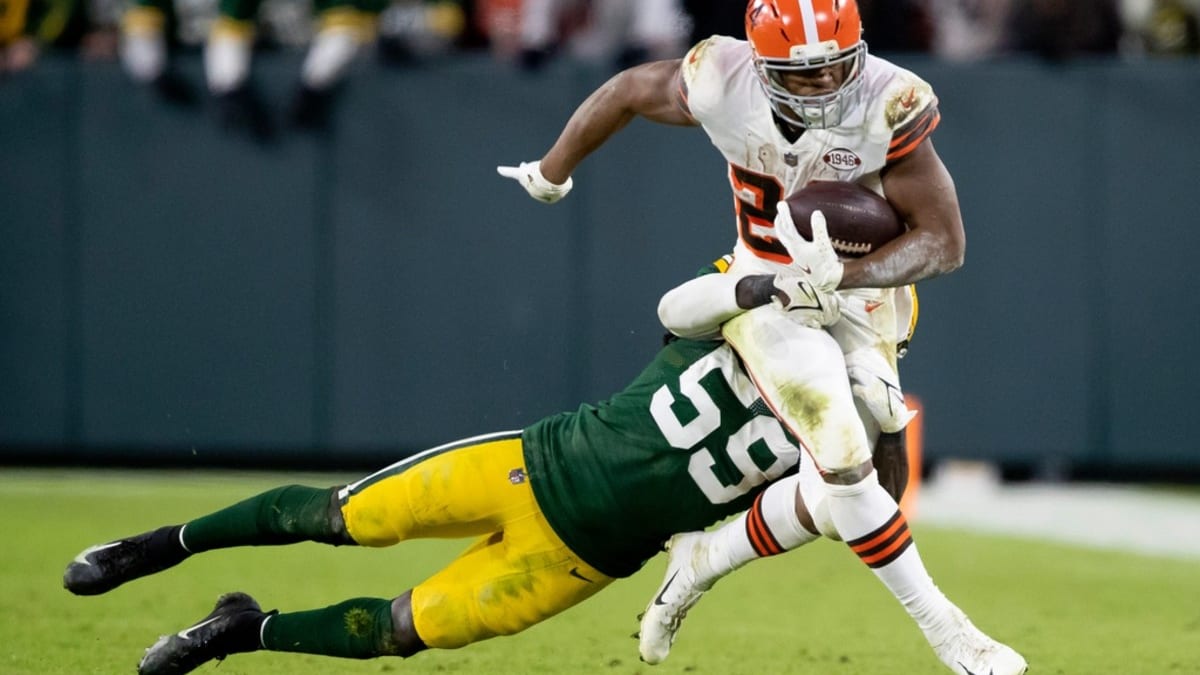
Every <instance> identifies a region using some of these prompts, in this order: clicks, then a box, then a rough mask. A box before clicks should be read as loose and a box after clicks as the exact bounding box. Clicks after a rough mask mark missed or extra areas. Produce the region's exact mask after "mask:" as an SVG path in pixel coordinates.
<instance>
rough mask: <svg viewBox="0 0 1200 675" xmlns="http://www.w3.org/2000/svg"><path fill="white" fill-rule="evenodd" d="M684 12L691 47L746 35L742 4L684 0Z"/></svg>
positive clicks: (744, 11)
mask: <svg viewBox="0 0 1200 675" xmlns="http://www.w3.org/2000/svg"><path fill="white" fill-rule="evenodd" d="M860 4H861V3H860ZM683 11H684V13H685V14H687V15H688V17H690V18H691V36H690V38H689V39H688V45H689V46H690V45H694V44H696V43H697V42H699V41H701V40H703V39H705V38H708V37H711V36H713V35H729V36H732V37H736V38H740V37H742V36H743V35H745V34H746V7H745V4H744V3H742V2H733V1H731V0H683Z"/></svg>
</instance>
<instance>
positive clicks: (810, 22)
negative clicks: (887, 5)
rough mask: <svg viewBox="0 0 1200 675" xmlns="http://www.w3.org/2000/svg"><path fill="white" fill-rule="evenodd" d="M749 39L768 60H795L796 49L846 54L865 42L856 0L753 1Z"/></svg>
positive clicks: (748, 14) (748, 21)
mask: <svg viewBox="0 0 1200 675" xmlns="http://www.w3.org/2000/svg"><path fill="white" fill-rule="evenodd" d="M746 39H748V40H749V41H750V44H751V45H753V47H754V51H755V53H757V54H758V56H760V57H762V58H768V59H790V58H794V55H795V54H796V51H797V48H800V51H801V52H803V51H815V50H816V49H817V48H818V46H821V48H822V49H824V50H826V51H843V50H846V49H851V48H853V47H854V46H855V45H857V44H858V42H859V40H861V39H862V18H861V17H860V16H859V14H858V4H857V3H856V2H855V0H751V2H750V4H749V6H747V7H746ZM831 43H832V44H831ZM835 45H836V46H835Z"/></svg>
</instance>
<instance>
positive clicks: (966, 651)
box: [933, 609, 1029, 675]
mask: <svg viewBox="0 0 1200 675" xmlns="http://www.w3.org/2000/svg"><path fill="white" fill-rule="evenodd" d="M955 612H956V613H957V614H958V617H957V619H958V622H957V623H958V624H959V625H958V630H957V631H956V632H955V633H954V634H953V635H951V637H950V638H948V639H947V640H945V641H943V642H942V643H941V644H938V645H934V647H933V650H934V652H936V653H937V656H938V658H939V659H941V661H942V663H944V664H946V667H947V668H949V669H950V670H952V671H954V672H955V673H958V675H1022V673H1024V672H1025V671H1026V670H1028V669H1029V666H1028V665H1027V664H1026V663H1025V659H1024V658H1022V656H1021V655H1020V654H1018V653H1017V652H1016V651H1014V650H1013V648H1012V647H1009V646H1008V645H1005V644H1001V643H999V642H996V641H995V640H993V639H992V638H990V637H988V636H987V635H985V634H984V633H983V631H981V630H979V629H978V628H976V627H975V625H974V624H972V623H971V621H970V620H969V619H967V617H966V615H965V614H963V613H962V612H961V611H958V610H957V609H956V610H955Z"/></svg>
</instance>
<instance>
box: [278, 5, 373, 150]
mask: <svg viewBox="0 0 1200 675" xmlns="http://www.w3.org/2000/svg"><path fill="white" fill-rule="evenodd" d="M314 4H315V7H314V9H315V12H316V15H317V29H316V33H315V34H314V35H313V38H312V42H311V44H309V47H308V52H307V53H306V54H305V57H304V64H303V66H302V67H301V70H300V82H299V85H298V86H297V88H296V91H295V93H294V94H293V96H292V101H291V103H290V105H289V110H288V116H289V118H290V121H291V122H292V124H294V125H296V126H298V127H301V128H307V129H322V128H324V127H326V126H327V125H328V124H329V120H330V115H331V114H332V105H333V99H334V96H335V92H336V90H337V87H338V85H339V84H340V83H341V82H342V81H343V80H344V78H345V75H346V71H347V70H349V68H350V66H351V64H352V63H353V62H354V60H355V58H356V57H357V56H358V54H359V53H360V52H361V51H362V50H363V48H364V47H365V46H366V45H368V44H370V43H371V42H372V41H373V40H374V39H375V29H376V22H377V20H378V17H379V13H380V12H381V11H383V9H385V8H386V4H385V3H382V2H380V1H379V0H317V1H316V2H315V3H314Z"/></svg>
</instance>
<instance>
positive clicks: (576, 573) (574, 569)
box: [567, 567, 596, 584]
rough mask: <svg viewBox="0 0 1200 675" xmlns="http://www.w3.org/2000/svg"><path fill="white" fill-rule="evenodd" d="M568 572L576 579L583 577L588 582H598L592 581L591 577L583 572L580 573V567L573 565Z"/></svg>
mask: <svg viewBox="0 0 1200 675" xmlns="http://www.w3.org/2000/svg"><path fill="white" fill-rule="evenodd" d="M567 574H570V575H571V576H573V577H575V578H576V579H582V580H583V581H586V582H588V583H589V584H593V583H596V582H594V581H592V580H591V579H589V578H587V577H585V576H583V575H582V574H580V573H579V568H578V567H572V568H571V571H570V572H568V573H567Z"/></svg>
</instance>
